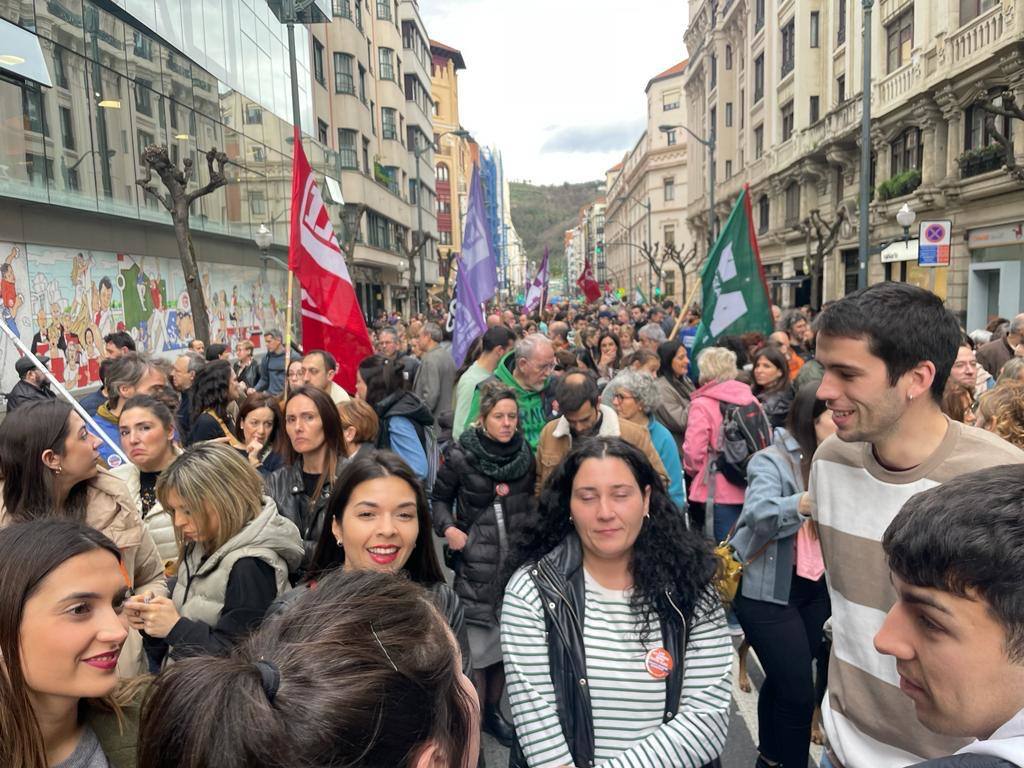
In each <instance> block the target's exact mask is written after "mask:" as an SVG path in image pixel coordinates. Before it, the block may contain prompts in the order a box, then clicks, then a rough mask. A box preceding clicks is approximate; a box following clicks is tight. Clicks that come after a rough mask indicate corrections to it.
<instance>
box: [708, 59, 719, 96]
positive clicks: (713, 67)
mask: <svg viewBox="0 0 1024 768" xmlns="http://www.w3.org/2000/svg"><path fill="white" fill-rule="evenodd" d="M709 66H710V74H711V82H710V83H708V89H710V90H714V89H715V87H716V86H717V85H718V57H717V56H716V55H715V54H711V60H710V63H709Z"/></svg>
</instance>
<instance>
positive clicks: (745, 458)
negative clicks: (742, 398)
mask: <svg viewBox="0 0 1024 768" xmlns="http://www.w3.org/2000/svg"><path fill="white" fill-rule="evenodd" d="M718 407H719V408H720V409H721V411H722V431H721V434H720V436H719V441H718V456H717V457H716V459H715V462H716V467H715V468H716V470H717V471H718V472H721V473H722V475H723V476H724V477H725V479H726V480H728V481H729V482H730V483H732V484H733V485H738V486H746V484H747V463H748V462H749V461H750V457H751V456H753V455H754V454H755V453H757V452H758V451H760V450H762V449H764V448H767V447H768V446H769V445H771V444H772V427H771V424H769V423H768V418H767V417H766V416H765V415H764V410H763V409H762V408H761V404H760V403H759V402H757V401H756V400H755V401H754V402H752V403H749V404H747V405H735V404H734V403H723V402H721V401H719V403H718Z"/></svg>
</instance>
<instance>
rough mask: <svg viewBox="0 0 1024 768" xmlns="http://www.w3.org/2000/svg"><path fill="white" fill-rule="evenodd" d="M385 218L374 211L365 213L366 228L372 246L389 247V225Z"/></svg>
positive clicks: (386, 248)
mask: <svg viewBox="0 0 1024 768" xmlns="http://www.w3.org/2000/svg"><path fill="white" fill-rule="evenodd" d="M390 223H391V222H389V221H388V220H387V219H386V218H384V217H383V216H381V215H380V214H379V213H375V212H374V211H367V213H366V229H367V233H368V234H369V240H370V245H372V246H373V247H374V248H383V249H385V250H388V249H390V248H391V227H390V226H389V225H390Z"/></svg>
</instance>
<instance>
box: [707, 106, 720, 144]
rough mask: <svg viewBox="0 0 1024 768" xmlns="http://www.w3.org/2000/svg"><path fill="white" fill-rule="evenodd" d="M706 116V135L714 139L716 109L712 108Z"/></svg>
mask: <svg viewBox="0 0 1024 768" xmlns="http://www.w3.org/2000/svg"><path fill="white" fill-rule="evenodd" d="M708 115H709V117H708V129H709V130H708V133H710V134H711V136H712V138H714V136H715V134H717V133H718V107H712V108H711V112H709V113H708Z"/></svg>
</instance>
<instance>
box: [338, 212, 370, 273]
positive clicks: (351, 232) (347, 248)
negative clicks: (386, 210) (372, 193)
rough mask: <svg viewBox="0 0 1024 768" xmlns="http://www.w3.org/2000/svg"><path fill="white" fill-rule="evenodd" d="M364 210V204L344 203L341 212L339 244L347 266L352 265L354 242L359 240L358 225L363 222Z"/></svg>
mask: <svg viewBox="0 0 1024 768" xmlns="http://www.w3.org/2000/svg"><path fill="white" fill-rule="evenodd" d="M366 208H367V206H366V204H365V203H345V206H344V208H343V209H342V211H341V223H342V233H343V235H344V237H343V239H342V242H341V250H342V251H343V252H344V254H345V258H346V259H348V263H349V264H352V260H353V253H354V251H355V247H356V242H357V241H358V240H359V228H360V223H361V222H362V220H363V214H364V213H366Z"/></svg>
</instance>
